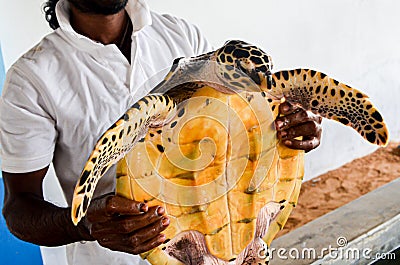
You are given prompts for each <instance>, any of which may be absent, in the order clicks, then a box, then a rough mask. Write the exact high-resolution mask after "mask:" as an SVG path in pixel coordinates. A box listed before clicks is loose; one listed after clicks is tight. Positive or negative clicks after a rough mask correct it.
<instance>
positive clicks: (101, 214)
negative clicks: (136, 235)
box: [87, 195, 148, 223]
mask: <svg viewBox="0 0 400 265" xmlns="http://www.w3.org/2000/svg"><path fill="white" fill-rule="evenodd" d="M147 211H148V206H147V205H146V204H145V203H142V202H136V201H132V200H129V199H126V198H123V197H120V196H115V195H108V196H105V197H102V198H99V199H95V200H93V202H92V203H91V205H90V207H89V209H88V212H87V219H88V221H89V222H91V223H94V222H105V221H107V220H108V219H109V218H110V217H113V216H118V215H138V214H143V213H145V212H147Z"/></svg>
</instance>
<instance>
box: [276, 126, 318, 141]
mask: <svg viewBox="0 0 400 265" xmlns="http://www.w3.org/2000/svg"><path fill="white" fill-rule="evenodd" d="M321 133H322V126H321V125H320V124H319V123H317V122H315V121H309V122H306V123H303V124H300V125H297V126H294V127H290V128H288V129H286V130H283V131H278V137H279V139H282V140H290V139H293V138H297V137H299V136H303V137H304V136H309V137H310V136H320V135H321Z"/></svg>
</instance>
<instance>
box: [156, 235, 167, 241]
mask: <svg viewBox="0 0 400 265" xmlns="http://www.w3.org/2000/svg"><path fill="white" fill-rule="evenodd" d="M166 239H167V237H166V236H165V235H164V234H160V235H159V236H158V242H161V243H163V242H164V241H165V240H166Z"/></svg>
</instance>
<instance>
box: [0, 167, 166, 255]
mask: <svg viewBox="0 0 400 265" xmlns="http://www.w3.org/2000/svg"><path fill="white" fill-rule="evenodd" d="M47 170H48V167H46V168H44V169H41V170H38V171H35V172H30V173H23V174H11V173H7V172H3V179H4V184H5V196H4V207H3V215H4V218H5V219H6V222H7V226H8V228H9V230H10V231H11V233H13V234H14V235H15V236H16V237H18V238H20V239H22V240H24V241H27V242H31V243H34V244H37V245H43V246H60V245H65V244H69V243H73V242H77V241H82V240H85V241H93V240H97V241H98V242H99V244H100V245H102V246H104V247H107V248H109V249H112V250H116V251H123V252H127V253H132V254H139V253H142V252H145V251H148V250H150V249H152V248H154V247H156V246H158V245H160V244H161V243H162V242H164V240H165V236H164V235H162V234H160V233H161V232H162V231H163V230H164V229H165V228H166V227H167V226H168V225H169V220H168V218H167V217H165V216H164V209H163V208H161V207H150V208H149V207H147V205H146V204H144V203H140V202H135V201H132V200H128V199H125V198H122V197H118V196H114V195H105V196H103V197H101V198H98V199H95V200H93V203H92V205H91V207H90V208H89V210H88V214H87V218H86V219H84V220H82V222H80V223H79V224H78V226H74V225H73V223H72V221H71V209H70V208H61V207H58V206H56V205H53V204H51V203H49V202H47V201H45V200H44V198H43V190H42V183H43V179H44V177H45V175H46V173H47Z"/></svg>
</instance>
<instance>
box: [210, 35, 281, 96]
mask: <svg viewBox="0 0 400 265" xmlns="http://www.w3.org/2000/svg"><path fill="white" fill-rule="evenodd" d="M215 61H216V62H217V63H218V64H219V65H221V67H219V74H218V75H219V76H220V77H222V78H223V80H224V82H226V83H227V85H228V86H230V87H237V88H238V89H240V88H241V89H242V90H247V91H248V90H254V89H252V87H251V84H249V83H250V82H251V81H253V82H252V83H253V85H254V83H255V84H256V85H257V86H258V87H257V91H259V88H260V87H261V88H262V89H263V88H264V87H267V86H268V87H270V86H271V82H272V74H271V71H272V67H273V65H272V59H271V57H270V56H269V55H267V54H266V53H265V52H264V51H262V50H261V49H260V48H258V47H256V46H253V45H250V44H248V43H246V42H244V41H239V40H231V41H227V42H226V43H225V44H224V46H222V47H221V48H220V49H218V50H217V51H215ZM249 77H250V78H251V80H250V79H249ZM263 90H265V89H263Z"/></svg>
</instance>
